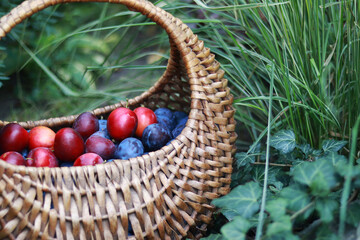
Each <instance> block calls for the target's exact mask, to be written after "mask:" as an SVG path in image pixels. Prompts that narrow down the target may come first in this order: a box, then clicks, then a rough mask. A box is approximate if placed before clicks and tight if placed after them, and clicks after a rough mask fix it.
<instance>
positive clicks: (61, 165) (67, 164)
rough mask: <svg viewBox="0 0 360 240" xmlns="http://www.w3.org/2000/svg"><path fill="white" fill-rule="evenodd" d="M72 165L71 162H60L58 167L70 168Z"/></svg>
mask: <svg viewBox="0 0 360 240" xmlns="http://www.w3.org/2000/svg"><path fill="white" fill-rule="evenodd" d="M73 165H74V163H73V162H62V163H60V167H72V166H73Z"/></svg>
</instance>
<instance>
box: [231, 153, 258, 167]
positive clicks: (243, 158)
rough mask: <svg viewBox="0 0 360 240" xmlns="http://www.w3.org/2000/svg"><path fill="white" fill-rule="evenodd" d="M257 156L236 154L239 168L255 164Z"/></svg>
mask: <svg viewBox="0 0 360 240" xmlns="http://www.w3.org/2000/svg"><path fill="white" fill-rule="evenodd" d="M255 156H256V154H252V153H250V154H248V153H247V152H240V153H237V154H235V159H236V165H237V166H238V167H242V166H245V165H246V164H249V163H253V162H255Z"/></svg>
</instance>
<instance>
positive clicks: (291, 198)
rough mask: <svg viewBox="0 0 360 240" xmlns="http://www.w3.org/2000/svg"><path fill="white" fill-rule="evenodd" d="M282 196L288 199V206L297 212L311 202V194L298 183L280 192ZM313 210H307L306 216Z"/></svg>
mask: <svg viewBox="0 0 360 240" xmlns="http://www.w3.org/2000/svg"><path fill="white" fill-rule="evenodd" d="M280 197H283V198H284V199H286V200H287V208H288V209H289V210H290V211H292V212H297V211H299V210H301V209H303V208H304V207H305V206H307V205H308V204H309V203H310V196H309V195H308V194H307V193H306V192H305V191H303V190H302V189H301V188H300V187H299V186H297V185H292V186H289V187H286V188H284V189H283V190H282V191H281V192H280ZM312 211H313V209H312V208H310V209H309V210H307V211H306V212H305V213H304V218H307V217H308V216H309V215H310V214H311V212H312Z"/></svg>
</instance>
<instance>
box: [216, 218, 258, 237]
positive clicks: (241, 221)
mask: <svg viewBox="0 0 360 240" xmlns="http://www.w3.org/2000/svg"><path fill="white" fill-rule="evenodd" d="M250 227H251V224H250V222H249V221H248V220H246V219H245V218H243V217H241V216H237V217H235V218H234V220H233V221H231V222H229V223H227V224H225V225H224V226H223V227H222V228H221V230H220V231H221V233H222V234H223V236H224V238H225V239H229V240H245V237H246V233H247V232H248V231H249V229H250Z"/></svg>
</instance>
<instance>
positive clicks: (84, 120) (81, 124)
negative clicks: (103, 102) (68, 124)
mask: <svg viewBox="0 0 360 240" xmlns="http://www.w3.org/2000/svg"><path fill="white" fill-rule="evenodd" d="M73 128H74V130H75V131H77V132H78V133H80V135H81V136H82V137H83V139H84V140H86V139H87V138H88V137H90V135H91V134H93V133H94V132H96V131H98V130H99V121H98V119H97V118H96V116H95V115H94V114H92V113H90V112H84V113H82V114H80V115H79V116H78V117H77V118H76V120H75V122H74V124H73Z"/></svg>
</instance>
